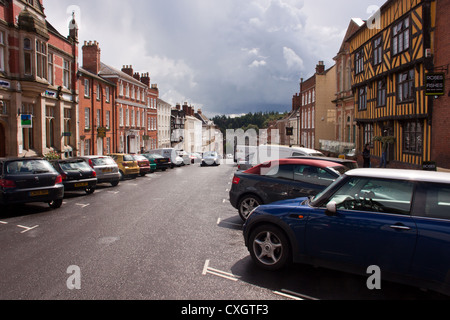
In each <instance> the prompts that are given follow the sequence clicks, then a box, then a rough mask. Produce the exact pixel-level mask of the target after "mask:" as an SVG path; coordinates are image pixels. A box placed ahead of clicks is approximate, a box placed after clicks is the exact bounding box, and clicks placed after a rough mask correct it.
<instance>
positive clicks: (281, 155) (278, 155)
mask: <svg viewBox="0 0 450 320" xmlns="http://www.w3.org/2000/svg"><path fill="white" fill-rule="evenodd" d="M299 156H313V157H325V155H324V154H323V153H322V152H320V151H317V150H314V149H309V148H300V147H289V146H278V145H261V146H259V147H258V148H257V151H256V152H255V153H252V154H250V155H249V159H248V161H246V162H245V163H240V164H238V169H239V170H247V169H250V168H251V167H254V166H256V165H258V164H260V163H263V162H266V161H272V160H278V159H286V158H291V157H299Z"/></svg>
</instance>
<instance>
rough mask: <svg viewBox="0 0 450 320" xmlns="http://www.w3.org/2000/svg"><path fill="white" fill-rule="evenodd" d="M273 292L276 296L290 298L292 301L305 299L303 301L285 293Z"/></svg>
mask: <svg viewBox="0 0 450 320" xmlns="http://www.w3.org/2000/svg"><path fill="white" fill-rule="evenodd" d="M272 292H273V293H274V294H276V295H279V296H282V297H284V298H289V299H292V300H303V299H301V298H299V297H295V296H291V295H289V294H286V293H283V292H279V291H272Z"/></svg>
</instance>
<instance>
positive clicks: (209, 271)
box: [202, 260, 319, 301]
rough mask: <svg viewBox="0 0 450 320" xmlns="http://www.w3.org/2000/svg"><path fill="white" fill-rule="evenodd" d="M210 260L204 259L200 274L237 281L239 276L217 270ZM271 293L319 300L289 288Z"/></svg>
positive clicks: (296, 298)
mask: <svg viewBox="0 0 450 320" xmlns="http://www.w3.org/2000/svg"><path fill="white" fill-rule="evenodd" d="M209 265H210V260H206V261H205V265H204V266H203V272H202V275H204V276H205V275H207V274H211V275H214V276H217V277H221V278H225V279H228V280H231V281H234V282H237V281H239V277H238V276H236V275H234V274H232V273H228V272H225V271H222V270H218V269H214V268H211V267H210V266H209ZM272 293H273V294H276V295H279V296H281V297H284V298H288V299H291V300H302V301H303V300H319V299H316V298H313V297H310V296H307V295H304V294H301V293H297V292H293V291H290V290H286V289H281V291H272Z"/></svg>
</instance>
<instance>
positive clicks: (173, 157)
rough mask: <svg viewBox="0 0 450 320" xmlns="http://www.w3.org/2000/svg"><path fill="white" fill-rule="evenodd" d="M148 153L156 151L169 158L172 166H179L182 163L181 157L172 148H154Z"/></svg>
mask: <svg viewBox="0 0 450 320" xmlns="http://www.w3.org/2000/svg"><path fill="white" fill-rule="evenodd" d="M149 153H156V154H159V155H161V156H163V157H164V158H169V159H170V162H172V168H173V167H174V166H177V167H179V166H181V165H182V164H183V158H181V157H179V156H178V155H177V152H176V150H175V149H174V148H162V149H155V150H150V151H149Z"/></svg>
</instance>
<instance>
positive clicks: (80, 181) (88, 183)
mask: <svg viewBox="0 0 450 320" xmlns="http://www.w3.org/2000/svg"><path fill="white" fill-rule="evenodd" d="M52 165H53V167H55V169H56V170H57V171H58V172H59V173H61V176H62V180H63V184H64V190H65V191H80V190H83V191H85V192H86V193H87V194H91V193H94V191H95V188H96V186H97V173H96V172H95V170H94V169H92V168H91V167H90V166H89V165H88V164H87V163H86V162H85V161H84V160H83V159H77V158H74V159H66V160H54V161H52Z"/></svg>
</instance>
